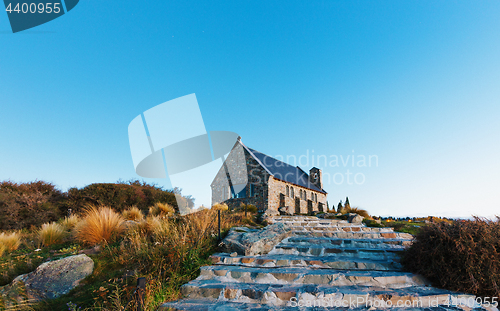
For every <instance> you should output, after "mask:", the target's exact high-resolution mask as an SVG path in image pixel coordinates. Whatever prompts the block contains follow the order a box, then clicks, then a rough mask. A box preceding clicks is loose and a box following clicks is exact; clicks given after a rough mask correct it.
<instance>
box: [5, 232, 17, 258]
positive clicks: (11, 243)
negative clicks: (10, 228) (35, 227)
mask: <svg viewBox="0 0 500 311" xmlns="http://www.w3.org/2000/svg"><path fill="white" fill-rule="evenodd" d="M20 245H21V235H20V234H19V233H18V232H11V233H9V234H7V233H5V232H2V233H0V248H1V249H3V251H2V253H3V252H5V251H7V250H8V251H11V252H12V251H15V250H16V249H18V248H19V246H20Z"/></svg>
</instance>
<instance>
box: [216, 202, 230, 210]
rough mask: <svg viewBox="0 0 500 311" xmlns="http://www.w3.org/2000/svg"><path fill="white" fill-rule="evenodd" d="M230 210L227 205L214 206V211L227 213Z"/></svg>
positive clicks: (218, 204)
mask: <svg viewBox="0 0 500 311" xmlns="http://www.w3.org/2000/svg"><path fill="white" fill-rule="evenodd" d="M228 209H229V207H228V206H227V204H226V203H217V204H215V205H213V206H212V210H214V211H219V210H221V211H227V210H228Z"/></svg>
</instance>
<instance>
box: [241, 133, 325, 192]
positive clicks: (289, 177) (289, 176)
mask: <svg viewBox="0 0 500 311" xmlns="http://www.w3.org/2000/svg"><path fill="white" fill-rule="evenodd" d="M240 144H241V145H242V146H243V147H244V148H245V149H246V150H247V151H248V152H249V153H250V155H252V156H253V157H254V159H255V160H257V162H259V164H260V165H261V166H262V167H263V168H264V169H265V170H266V171H267V172H268V173H269V174H271V175H272V176H273V177H274V178H276V179H279V180H282V181H285V182H288V183H291V184H294V185H297V186H301V187H304V188H308V189H311V190H314V191H318V192H322V193H326V191H325V190H323V189H320V188H318V187H317V186H316V185H314V184H313V183H311V182H309V175H308V174H307V173H306V172H304V171H303V170H302V169H301V168H300V167H298V166H292V165H290V164H288V163H285V162H283V161H280V160H278V159H275V158H273V157H271V156H268V155H266V154H263V153H262V152H259V151H257V150H255V149H252V148H249V147H247V146H245V145H244V144H243V143H242V142H241V141H240Z"/></svg>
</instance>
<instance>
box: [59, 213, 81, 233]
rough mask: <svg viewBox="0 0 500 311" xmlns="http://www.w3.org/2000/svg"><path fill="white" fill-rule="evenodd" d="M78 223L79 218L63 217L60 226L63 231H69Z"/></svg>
mask: <svg viewBox="0 0 500 311" xmlns="http://www.w3.org/2000/svg"><path fill="white" fill-rule="evenodd" d="M78 222H80V217H78V216H77V215H71V216H69V217H64V219H63V220H62V221H60V224H61V226H62V227H63V228H64V230H66V231H70V230H72V229H73V228H74V227H75V226H76V225H77V224H78Z"/></svg>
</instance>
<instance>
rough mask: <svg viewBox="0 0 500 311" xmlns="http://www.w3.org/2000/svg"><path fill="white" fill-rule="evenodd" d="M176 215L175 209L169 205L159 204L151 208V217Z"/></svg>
mask: <svg viewBox="0 0 500 311" xmlns="http://www.w3.org/2000/svg"><path fill="white" fill-rule="evenodd" d="M174 213H175V209H174V207H173V206H172V205H170V204H167V203H161V202H157V203H155V205H153V206H151V207H150V208H149V215H152V216H160V217H168V216H172V215H174Z"/></svg>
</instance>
